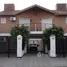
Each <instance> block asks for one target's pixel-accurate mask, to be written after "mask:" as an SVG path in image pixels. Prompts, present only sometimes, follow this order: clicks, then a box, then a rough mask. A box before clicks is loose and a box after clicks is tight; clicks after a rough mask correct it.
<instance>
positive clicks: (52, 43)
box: [50, 35, 56, 57]
mask: <svg viewBox="0 0 67 67" xmlns="http://www.w3.org/2000/svg"><path fill="white" fill-rule="evenodd" d="M50 57H56V39H55V35H51V36H50Z"/></svg>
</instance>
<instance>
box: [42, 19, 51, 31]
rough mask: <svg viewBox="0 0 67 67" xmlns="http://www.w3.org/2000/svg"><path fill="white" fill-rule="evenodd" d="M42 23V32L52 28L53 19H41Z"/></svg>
mask: <svg viewBox="0 0 67 67" xmlns="http://www.w3.org/2000/svg"><path fill="white" fill-rule="evenodd" d="M41 22H42V30H45V29H46V28H51V27H52V19H51V18H46V19H41Z"/></svg>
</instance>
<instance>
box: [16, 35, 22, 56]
mask: <svg viewBox="0 0 67 67" xmlns="http://www.w3.org/2000/svg"><path fill="white" fill-rule="evenodd" d="M17 57H22V36H21V35H18V36H17Z"/></svg>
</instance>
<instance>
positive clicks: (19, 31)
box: [10, 25, 29, 49]
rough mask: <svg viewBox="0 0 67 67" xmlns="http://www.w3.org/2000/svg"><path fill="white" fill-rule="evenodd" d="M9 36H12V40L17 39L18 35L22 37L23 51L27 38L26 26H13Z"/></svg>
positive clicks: (27, 30)
mask: <svg viewBox="0 0 67 67" xmlns="http://www.w3.org/2000/svg"><path fill="white" fill-rule="evenodd" d="M10 34H11V36H12V39H17V36H18V35H22V36H23V49H24V46H25V44H27V41H28V36H29V29H28V26H23V25H22V26H21V27H19V26H15V27H12V28H11V31H10Z"/></svg>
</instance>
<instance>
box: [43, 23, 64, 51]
mask: <svg viewBox="0 0 67 67" xmlns="http://www.w3.org/2000/svg"><path fill="white" fill-rule="evenodd" d="M63 34H64V29H63V28H62V27H57V26H56V25H54V24H53V26H52V28H48V29H47V28H46V29H45V30H44V32H43V42H44V43H45V44H47V46H48V50H49V49H50V48H49V47H50V46H49V45H50V36H51V35H55V36H56V38H57V37H59V38H62V37H63V36H64V35H63Z"/></svg>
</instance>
